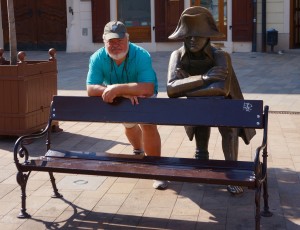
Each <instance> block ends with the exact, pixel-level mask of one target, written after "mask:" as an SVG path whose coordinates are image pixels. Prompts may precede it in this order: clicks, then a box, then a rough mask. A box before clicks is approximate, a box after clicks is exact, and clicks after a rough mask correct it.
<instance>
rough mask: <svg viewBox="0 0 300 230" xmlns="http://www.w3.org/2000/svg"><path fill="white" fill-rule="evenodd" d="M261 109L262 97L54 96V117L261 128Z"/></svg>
mask: <svg viewBox="0 0 300 230" xmlns="http://www.w3.org/2000/svg"><path fill="white" fill-rule="evenodd" d="M78 108H80V110H79V109H78ZM174 111H176V115H174ZM220 111H222V112H220ZM262 113H263V101H261V100H224V99H216V98H204V99H203V98H202V99H201V98H189V99H186V98H176V99H175V98H140V99H139V104H138V105H135V106H133V105H131V102H130V100H128V99H124V98H118V99H117V101H116V102H115V103H113V104H110V103H105V102H104V101H103V100H102V99H101V98H99V97H74V96H72V97H70V96H54V97H53V104H52V110H51V118H52V119H53V120H60V121H91V122H92V121H95V122H110V123H123V122H128V123H141V124H143V123H146V124H157V125H180V126H182V125H205V126H211V127H218V126H227V127H245V128H256V129H261V128H263V117H262V116H260V115H261V114H262ZM178 117H180V119H178Z"/></svg>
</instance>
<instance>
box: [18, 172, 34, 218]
mask: <svg viewBox="0 0 300 230" xmlns="http://www.w3.org/2000/svg"><path fill="white" fill-rule="evenodd" d="M30 173H31V171H30V172H28V173H27V174H25V173H23V172H18V173H17V182H18V184H19V185H20V187H21V201H22V206H21V211H20V213H19V215H18V218H30V217H31V216H30V215H29V214H28V213H27V212H26V185H27V180H28V177H29V175H30Z"/></svg>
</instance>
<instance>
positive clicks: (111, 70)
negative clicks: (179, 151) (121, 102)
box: [109, 52, 129, 84]
mask: <svg viewBox="0 0 300 230" xmlns="http://www.w3.org/2000/svg"><path fill="white" fill-rule="evenodd" d="M128 53H129V52H128ZM128 53H127V54H126V57H125V62H124V66H123V69H122V75H121V80H123V75H124V71H125V73H126V80H127V83H128V81H129V79H128V73H127V59H128ZM113 70H114V73H115V75H116V78H117V83H121V82H120V80H119V76H118V74H117V71H116V67H115V65H114V60H113V59H112V58H110V82H109V83H110V84H112V81H111V79H112V78H111V75H112V72H113Z"/></svg>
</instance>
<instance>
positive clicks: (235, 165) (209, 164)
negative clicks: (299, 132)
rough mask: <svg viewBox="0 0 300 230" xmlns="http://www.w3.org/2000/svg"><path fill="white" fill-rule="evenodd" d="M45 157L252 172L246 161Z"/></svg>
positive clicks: (81, 155)
mask: <svg viewBox="0 0 300 230" xmlns="http://www.w3.org/2000/svg"><path fill="white" fill-rule="evenodd" d="M45 156H46V157H56V158H72V159H85V160H95V161H114V162H125V163H139V164H153V165H172V166H174V167H180V166H182V167H193V168H198V169H201V168H214V169H222V170H225V169H227V170H229V169H237V170H252V171H253V167H254V165H253V162H248V161H224V160H196V159H190V158H178V157H150V156H144V155H128V154H109V153H104V152H101V153H100V152H80V151H65V150H52V149H50V150H48V151H47V153H46V154H45Z"/></svg>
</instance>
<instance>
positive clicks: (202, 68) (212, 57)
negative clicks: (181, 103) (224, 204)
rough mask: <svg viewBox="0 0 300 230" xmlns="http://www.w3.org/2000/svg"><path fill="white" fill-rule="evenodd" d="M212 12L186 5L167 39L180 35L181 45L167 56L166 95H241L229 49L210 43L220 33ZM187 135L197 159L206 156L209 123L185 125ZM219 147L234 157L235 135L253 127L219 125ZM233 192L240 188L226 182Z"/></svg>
mask: <svg viewBox="0 0 300 230" xmlns="http://www.w3.org/2000/svg"><path fill="white" fill-rule="evenodd" d="M222 36H223V34H221V33H220V32H219V31H218V29H217V27H216V24H215V21H214V19H213V16H212V15H211V13H210V12H209V11H208V10H207V9H206V8H204V7H200V6H195V7H190V8H188V9H186V10H185V11H184V12H183V13H182V15H181V17H180V20H179V23H178V26H177V28H176V30H175V31H174V33H173V34H172V35H170V36H169V39H183V41H184V45H183V46H182V47H181V48H180V49H178V50H175V51H174V52H173V53H172V54H171V57H170V62H169V69H168V82H167V93H168V96H169V97H183V96H186V97H207V96H214V97H225V98H228V99H231V98H232V99H243V95H242V92H241V89H240V86H239V84H238V81H237V78H236V75H235V73H234V70H233V67H232V65H231V59H230V56H229V54H228V53H226V52H224V51H221V50H220V49H217V48H215V47H213V46H212V45H211V43H210V38H215V37H222ZM185 129H186V133H187V135H188V137H189V139H190V140H191V141H192V140H193V137H194V136H195V141H196V154H195V157H196V158H197V159H209V152H208V142H209V137H210V127H202V126H187V127H185ZM219 131H220V133H221V136H222V148H223V152H224V156H225V159H226V160H237V158H238V137H239V136H240V137H242V138H243V140H244V142H245V143H246V144H249V142H250V140H251V138H252V137H253V136H254V135H255V130H252V129H251V130H249V129H248V130H247V129H237V128H224V127H219ZM227 189H228V191H229V192H231V193H232V194H239V193H242V192H243V189H242V188H241V187H238V186H228V187H227Z"/></svg>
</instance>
